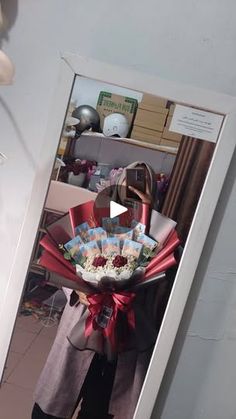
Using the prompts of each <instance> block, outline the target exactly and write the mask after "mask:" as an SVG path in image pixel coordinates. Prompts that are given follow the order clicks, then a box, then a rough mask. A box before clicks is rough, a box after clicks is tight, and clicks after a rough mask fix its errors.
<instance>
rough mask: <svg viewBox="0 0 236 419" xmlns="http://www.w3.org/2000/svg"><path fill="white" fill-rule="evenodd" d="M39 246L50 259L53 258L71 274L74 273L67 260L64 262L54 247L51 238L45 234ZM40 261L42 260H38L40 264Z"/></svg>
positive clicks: (61, 255)
mask: <svg viewBox="0 0 236 419" xmlns="http://www.w3.org/2000/svg"><path fill="white" fill-rule="evenodd" d="M60 243H62V242H60ZM40 244H41V246H43V248H44V249H45V250H46V251H47V252H48V253H50V254H51V256H52V257H54V259H56V260H58V262H60V263H61V264H62V265H64V266H65V268H67V269H68V270H69V271H70V272H72V273H73V274H74V273H75V268H74V266H73V265H72V264H71V263H70V262H69V260H66V259H65V258H64V256H63V254H62V253H61V252H60V250H59V249H58V248H57V247H56V246H55V243H54V242H53V241H52V240H51V238H50V237H49V236H48V235H47V234H46V235H45V236H44V237H43V238H42V240H40ZM41 260H42V258H41V259H40V263H41ZM55 263H56V261H55Z"/></svg>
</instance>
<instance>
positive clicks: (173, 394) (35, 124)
mask: <svg viewBox="0 0 236 419" xmlns="http://www.w3.org/2000/svg"><path fill="white" fill-rule="evenodd" d="M2 3H3V6H5V8H6V11H7V13H8V15H9V20H10V23H11V27H10V29H9V33H8V37H9V39H8V40H3V42H2V47H3V49H5V51H6V52H7V53H8V54H9V56H10V57H12V59H13V61H14V62H15V65H16V78H15V83H14V85H13V86H12V87H0V112H1V114H0V118H1V119H0V120H1V134H0V151H1V152H3V153H4V154H6V155H7V156H8V161H7V162H6V164H5V165H4V166H1V167H0V172H1V177H0V182H1V183H0V208H1V211H0V237H1V240H0V267H1V281H0V306H1V303H2V302H3V300H4V298H5V295H6V290H7V287H8V285H9V283H8V280H9V277H10V270H11V265H12V260H13V258H14V255H15V251H16V246H17V243H18V240H19V237H20V231H21V226H22V222H23V219H24V215H25V212H26V208H27V204H28V200H29V196H30V192H31V188H32V184H33V178H34V173H35V170H36V165H37V159H38V155H39V151H40V148H41V144H42V140H43V138H44V135H45V130H46V122H47V118H48V117H50V115H48V113H49V109H50V104H51V101H52V98H53V91H54V89H55V87H56V80H57V73H58V69H59V53H60V51H70V52H79V53H80V54H81V55H87V56H91V57H93V58H97V59H100V60H103V61H107V62H110V63H115V64H119V65H123V66H126V67H130V68H136V69H138V70H141V71H144V72H148V73H152V74H157V75H158V76H160V77H163V78H168V79H171V80H176V81H182V82H185V83H190V84H192V85H195V86H199V87H203V88H209V89H213V90H216V91H219V92H223V93H229V94H232V95H235V96H236V83H235V74H236V59H235V58H236V56H235V55H236V49H235V36H236V25H235V18H234V16H235V12H236V3H235V0H225V2H222V1H220V0H214V1H213V0H209V1H208V2H206V1H205V0H198V1H196V0H179V1H178V2H177V1H176V0H165V2H164V1H159V0H147V1H145V2H141V1H137V0H136V1H135V0H119V1H118V0H113V2H111V1H109V0H100V1H95V0H80V1H79V0H50V1H48V0H41V1H37V0H32V1H30V2H29V1H28V2H26V1H23V0H20V1H18V3H17V0H14V1H11V2H9V1H7V0H4V1H2ZM15 15H16V16H15ZM235 162H236V157H235V158H234V161H233V166H232V170H233V169H235ZM232 173H233V172H231V177H232V176H233V175H232ZM235 207H236V202H235V186H234V189H232V191H229V193H225V194H223V195H222V202H221V203H220V208H219V209H218V214H217V217H216V219H215V222H214V224H213V226H212V232H211V234H210V236H209V239H208V242H207V249H208V251H206V252H204V257H205V261H204V260H203V261H202V263H201V266H200V270H199V273H198V275H197V278H196V280H198V281H200V280H201V281H202V287H201V291H200V294H199V295H197V292H196V293H195V295H194V296H193V297H192V300H191V305H190V309H189V310H188V318H189V320H190V323H189V325H187V326H188V327H187V336H186V337H184V344H183V348H182V339H179V340H178V342H177V345H176V347H175V350H174V356H173V359H172V361H171V363H170V369H169V370H168V377H167V379H166V380H165V383H164V384H165V390H166V392H167V397H165V398H164V397H163V394H160V398H159V400H158V405H157V410H156V412H155V414H154V415H153V417H154V418H158V417H160V414H161V417H162V418H164V419H172V418H173V419H185V418H186V419H189V418H194V419H197V418H207V419H211V418H212V419H213V418H214V419H216V418H217V419H218V418H219V419H222V417H224V418H225V419H228V418H233V417H235V416H236V414H235V411H234V410H233V404H234V399H235V396H234V388H235V379H236V368H234V359H235V329H234V323H233V321H234V317H233V314H234V305H233V304H234V296H235V292H236V286H235V282H234V272H235V271H236V260H235V256H234V252H233V250H231V249H233V245H232V243H233V240H234V237H235V224H234V223H233V217H234V213H235V209H236V208H235ZM233 229H234V231H233ZM230 245H232V246H231V247H230ZM209 249H211V254H210V255H209ZM207 265H208V266H207ZM21 288H22V284H15V293H14V295H13V294H12V299H11V300H9V304H10V305H11V306H12V310H13V311H14V310H15V311H16V310H17V304H18V302H19V298H20V292H21ZM196 300H197V301H196ZM192 312H193V314H192ZM5 321H7V319H4V318H3V316H2V315H1V311H0V330H1V322H5ZM185 327H186V325H185ZM183 335H184V334H183V333H182V335H181V337H183ZM1 339H2V337H1V334H0V342H1ZM179 353H180V357H179V363H178V366H177V368H176V369H175V368H174V367H175V358H176V357H177V355H179ZM225 360H227V363H226V364H225V366H224V364H223V362H225ZM216 374H219V375H216ZM226 384H228V385H229V387H228V388H227V397H226V398H225V399H224V398H223V396H222V390H223V389H225V387H226ZM226 401H227V403H226ZM220 402H221V403H222V406H223V407H225V411H224V414H222V410H220ZM158 409H161V410H159V411H158ZM160 411H161V412H162V413H160Z"/></svg>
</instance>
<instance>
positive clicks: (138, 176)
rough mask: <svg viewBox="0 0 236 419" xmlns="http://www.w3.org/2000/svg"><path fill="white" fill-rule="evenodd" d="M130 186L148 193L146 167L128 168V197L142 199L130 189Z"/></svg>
mask: <svg viewBox="0 0 236 419" xmlns="http://www.w3.org/2000/svg"><path fill="white" fill-rule="evenodd" d="M129 186H133V188H135V189H138V190H139V191H140V192H143V193H146V169H145V168H144V167H138V168H135V169H126V196H127V198H130V199H135V200H136V201H141V199H140V198H139V196H138V195H137V194H136V193H134V192H132V191H131V190H130V189H129Z"/></svg>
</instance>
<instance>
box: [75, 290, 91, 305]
mask: <svg viewBox="0 0 236 419" xmlns="http://www.w3.org/2000/svg"><path fill="white" fill-rule="evenodd" d="M76 294H78V296H79V301H80V303H81V304H84V305H85V306H89V301H88V299H87V295H86V294H85V293H84V292H81V291H76Z"/></svg>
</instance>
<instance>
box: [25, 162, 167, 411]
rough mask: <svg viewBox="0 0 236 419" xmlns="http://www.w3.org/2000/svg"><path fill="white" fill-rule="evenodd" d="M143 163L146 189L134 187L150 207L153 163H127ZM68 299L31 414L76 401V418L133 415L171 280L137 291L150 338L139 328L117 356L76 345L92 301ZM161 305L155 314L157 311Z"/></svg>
mask: <svg viewBox="0 0 236 419" xmlns="http://www.w3.org/2000/svg"><path fill="white" fill-rule="evenodd" d="M136 167H144V168H145V171H146V183H147V184H146V193H144V192H142V191H140V190H137V189H135V188H131V190H132V192H133V193H135V194H136V195H137V196H138V198H139V200H141V202H142V203H143V204H145V205H146V206H147V207H150V208H152V207H153V206H154V204H153V203H154V197H155V187H156V179H155V174H154V172H153V170H152V168H151V167H150V166H148V165H147V164H146V163H144V162H135V163H133V164H131V165H129V166H128V168H136ZM125 185H126V170H124V171H123V172H122V174H121V176H120V178H119V179H118V181H117V185H116V188H115V192H114V196H113V199H114V200H115V201H116V202H119V203H120V204H124V205H125V197H124V196H123V191H124V188H122V186H125ZM64 291H65V293H66V295H67V298H68V303H67V304H66V306H65V309H64V312H63V314H62V317H61V320H60V324H59V327H58V331H57V335H56V338H55V340H54V343H53V345H52V348H51V351H50V353H49V355H48V359H47V361H46V364H45V366H44V368H43V370H42V372H41V375H40V377H39V380H38V383H37V386H36V391H35V404H34V407H33V411H32V419H69V418H70V419H71V418H72V416H73V414H74V412H75V410H76V408H77V407H78V406H80V407H79V409H80V411H79V413H78V416H77V418H78V419H111V418H114V419H132V417H133V414H134V410H135V407H136V404H137V401H138V398H139V394H140V391H141V388H142V385H143V381H144V378H145V375H146V371H147V368H148V365H149V361H150V357H151V354H152V350H153V347H154V344H155V341H156V337H157V333H158V330H159V327H160V324H161V320H162V317H163V314H164V310H165V306H166V302H167V299H168V296H169V293H170V281H167V280H165V281H164V282H162V283H160V284H158V285H155V286H151V287H149V288H148V289H145V290H141V291H139V292H137V294H136V298H135V304H136V306H138V305H140V307H145V317H146V320H145V321H146V324H147V325H148V328H149V329H150V336H151V337H150V338H148V339H146V337H145V336H144V335H143V331H142V330H140V331H139V332H140V333H139V340H140V342H139V344H138V345H137V347H135V346H134V347H130V348H126V350H124V351H121V352H119V353H118V354H117V355H116V356H115V357H113V359H108V358H107V355H106V354H104V353H97V352H94V351H93V350H92V348H91V347H85V348H83V349H81V348H78V347H76V345H74V344H73V339H70V336H71V331H72V330H73V328H74V327H75V326H76V325H77V323H78V322H79V321H80V319H81V317H82V316H83V314H84V313H85V312H86V310H88V309H87V307H88V305H89V301H88V296H87V295H86V294H85V293H83V292H80V291H71V290H69V289H64ZM155 307H157V308H158V309H157V313H155V311H156V309H155Z"/></svg>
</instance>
